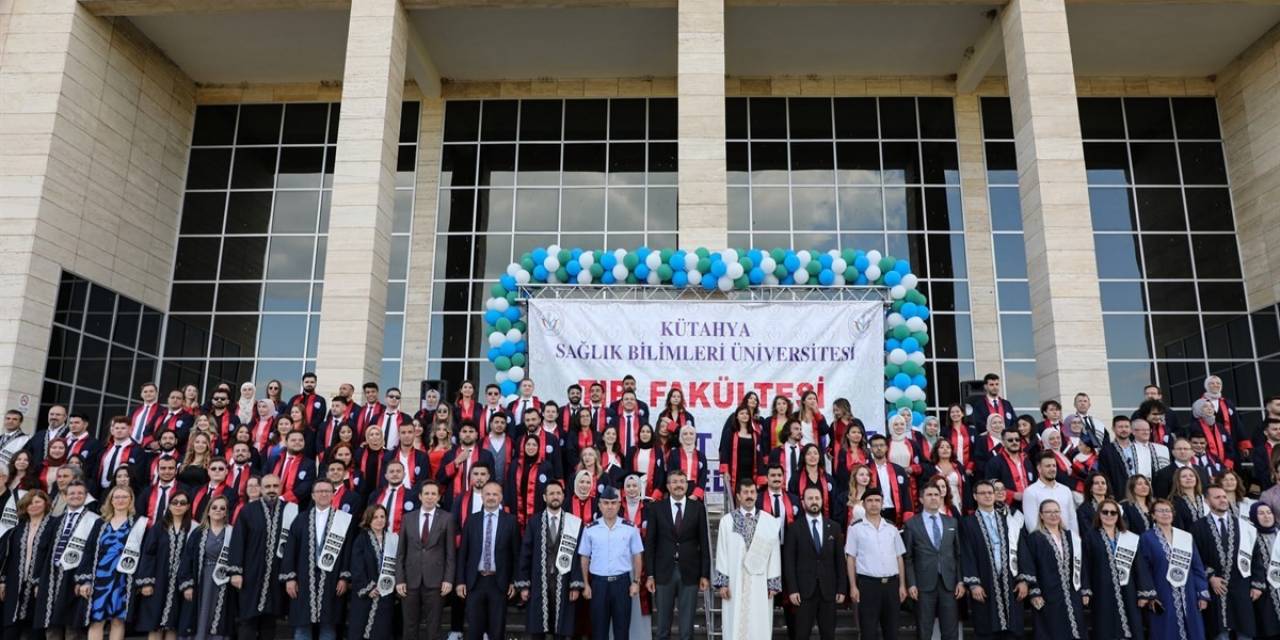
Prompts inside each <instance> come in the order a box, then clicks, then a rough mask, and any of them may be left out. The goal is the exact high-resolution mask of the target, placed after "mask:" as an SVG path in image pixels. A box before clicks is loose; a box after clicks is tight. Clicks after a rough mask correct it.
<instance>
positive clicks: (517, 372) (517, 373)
mask: <svg viewBox="0 0 1280 640" xmlns="http://www.w3.org/2000/svg"><path fill="white" fill-rule="evenodd" d="M507 373H508V374H510V375H511V379H512V380H514V381H516V382H519V381H521V380H524V367H511V368H510V369H507Z"/></svg>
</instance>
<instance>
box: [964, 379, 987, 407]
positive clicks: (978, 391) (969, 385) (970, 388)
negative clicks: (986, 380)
mask: <svg viewBox="0 0 1280 640" xmlns="http://www.w3.org/2000/svg"><path fill="white" fill-rule="evenodd" d="M984 387H985V385H984V384H983V382H982V381H981V380H961V381H960V402H964V401H965V400H967V399H969V398H970V397H972V396H977V395H982V394H983V393H984V392H985V390H984Z"/></svg>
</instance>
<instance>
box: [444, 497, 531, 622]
mask: <svg viewBox="0 0 1280 640" xmlns="http://www.w3.org/2000/svg"><path fill="white" fill-rule="evenodd" d="M480 496H481V499H482V500H483V501H484V508H483V509H482V510H481V511H480V512H479V513H477V514H475V515H474V516H473V517H471V518H469V519H468V520H467V525H466V527H464V528H463V530H462V548H460V549H459V550H458V597H460V598H463V599H464V600H465V601H466V605H467V614H466V615H467V627H466V628H467V632H466V637H467V640H481V638H483V637H484V636H485V635H486V634H488V636H489V640H503V638H505V637H506V626H507V600H508V599H509V598H511V597H512V596H514V595H515V592H516V589H515V569H516V563H517V562H519V560H520V532H519V530H518V527H517V525H516V519H515V516H512V515H511V514H509V513H506V512H504V511H503V510H502V485H500V484H498V483H497V482H494V481H492V480H491V481H489V482H488V483H487V484H485V485H484V488H483V489H481V493H480Z"/></svg>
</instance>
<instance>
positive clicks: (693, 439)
mask: <svg viewBox="0 0 1280 640" xmlns="http://www.w3.org/2000/svg"><path fill="white" fill-rule="evenodd" d="M665 468H666V469H680V470H682V471H684V474H685V476H687V477H688V478H689V497H690V498H693V499H694V500H702V499H703V497H704V496H705V495H706V492H707V486H708V485H707V483H708V481H709V479H710V474H711V470H710V467H709V466H708V465H707V456H705V455H703V453H702V451H700V450H699V449H698V430H697V429H695V428H694V427H693V425H688V424H687V425H685V426H683V427H681V428H680V444H679V445H677V446H675V447H673V448H672V449H671V451H669V452H667V460H666V466H665Z"/></svg>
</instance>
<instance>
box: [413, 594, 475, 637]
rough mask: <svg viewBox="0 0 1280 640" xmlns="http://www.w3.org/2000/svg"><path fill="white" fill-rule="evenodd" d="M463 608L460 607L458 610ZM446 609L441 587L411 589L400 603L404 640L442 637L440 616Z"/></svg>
mask: <svg viewBox="0 0 1280 640" xmlns="http://www.w3.org/2000/svg"><path fill="white" fill-rule="evenodd" d="M462 608H463V607H461V606H459V607H458V609H462ZM443 609H444V597H443V596H441V595H440V589H439V587H436V588H427V587H423V586H417V587H409V591H408V593H407V594H406V595H405V597H404V599H403V600H401V601H400V611H401V613H402V614H403V615H402V619H403V620H404V627H403V636H402V637H403V638H404V640H436V638H439V637H440V614H441V612H442V611H443Z"/></svg>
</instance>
